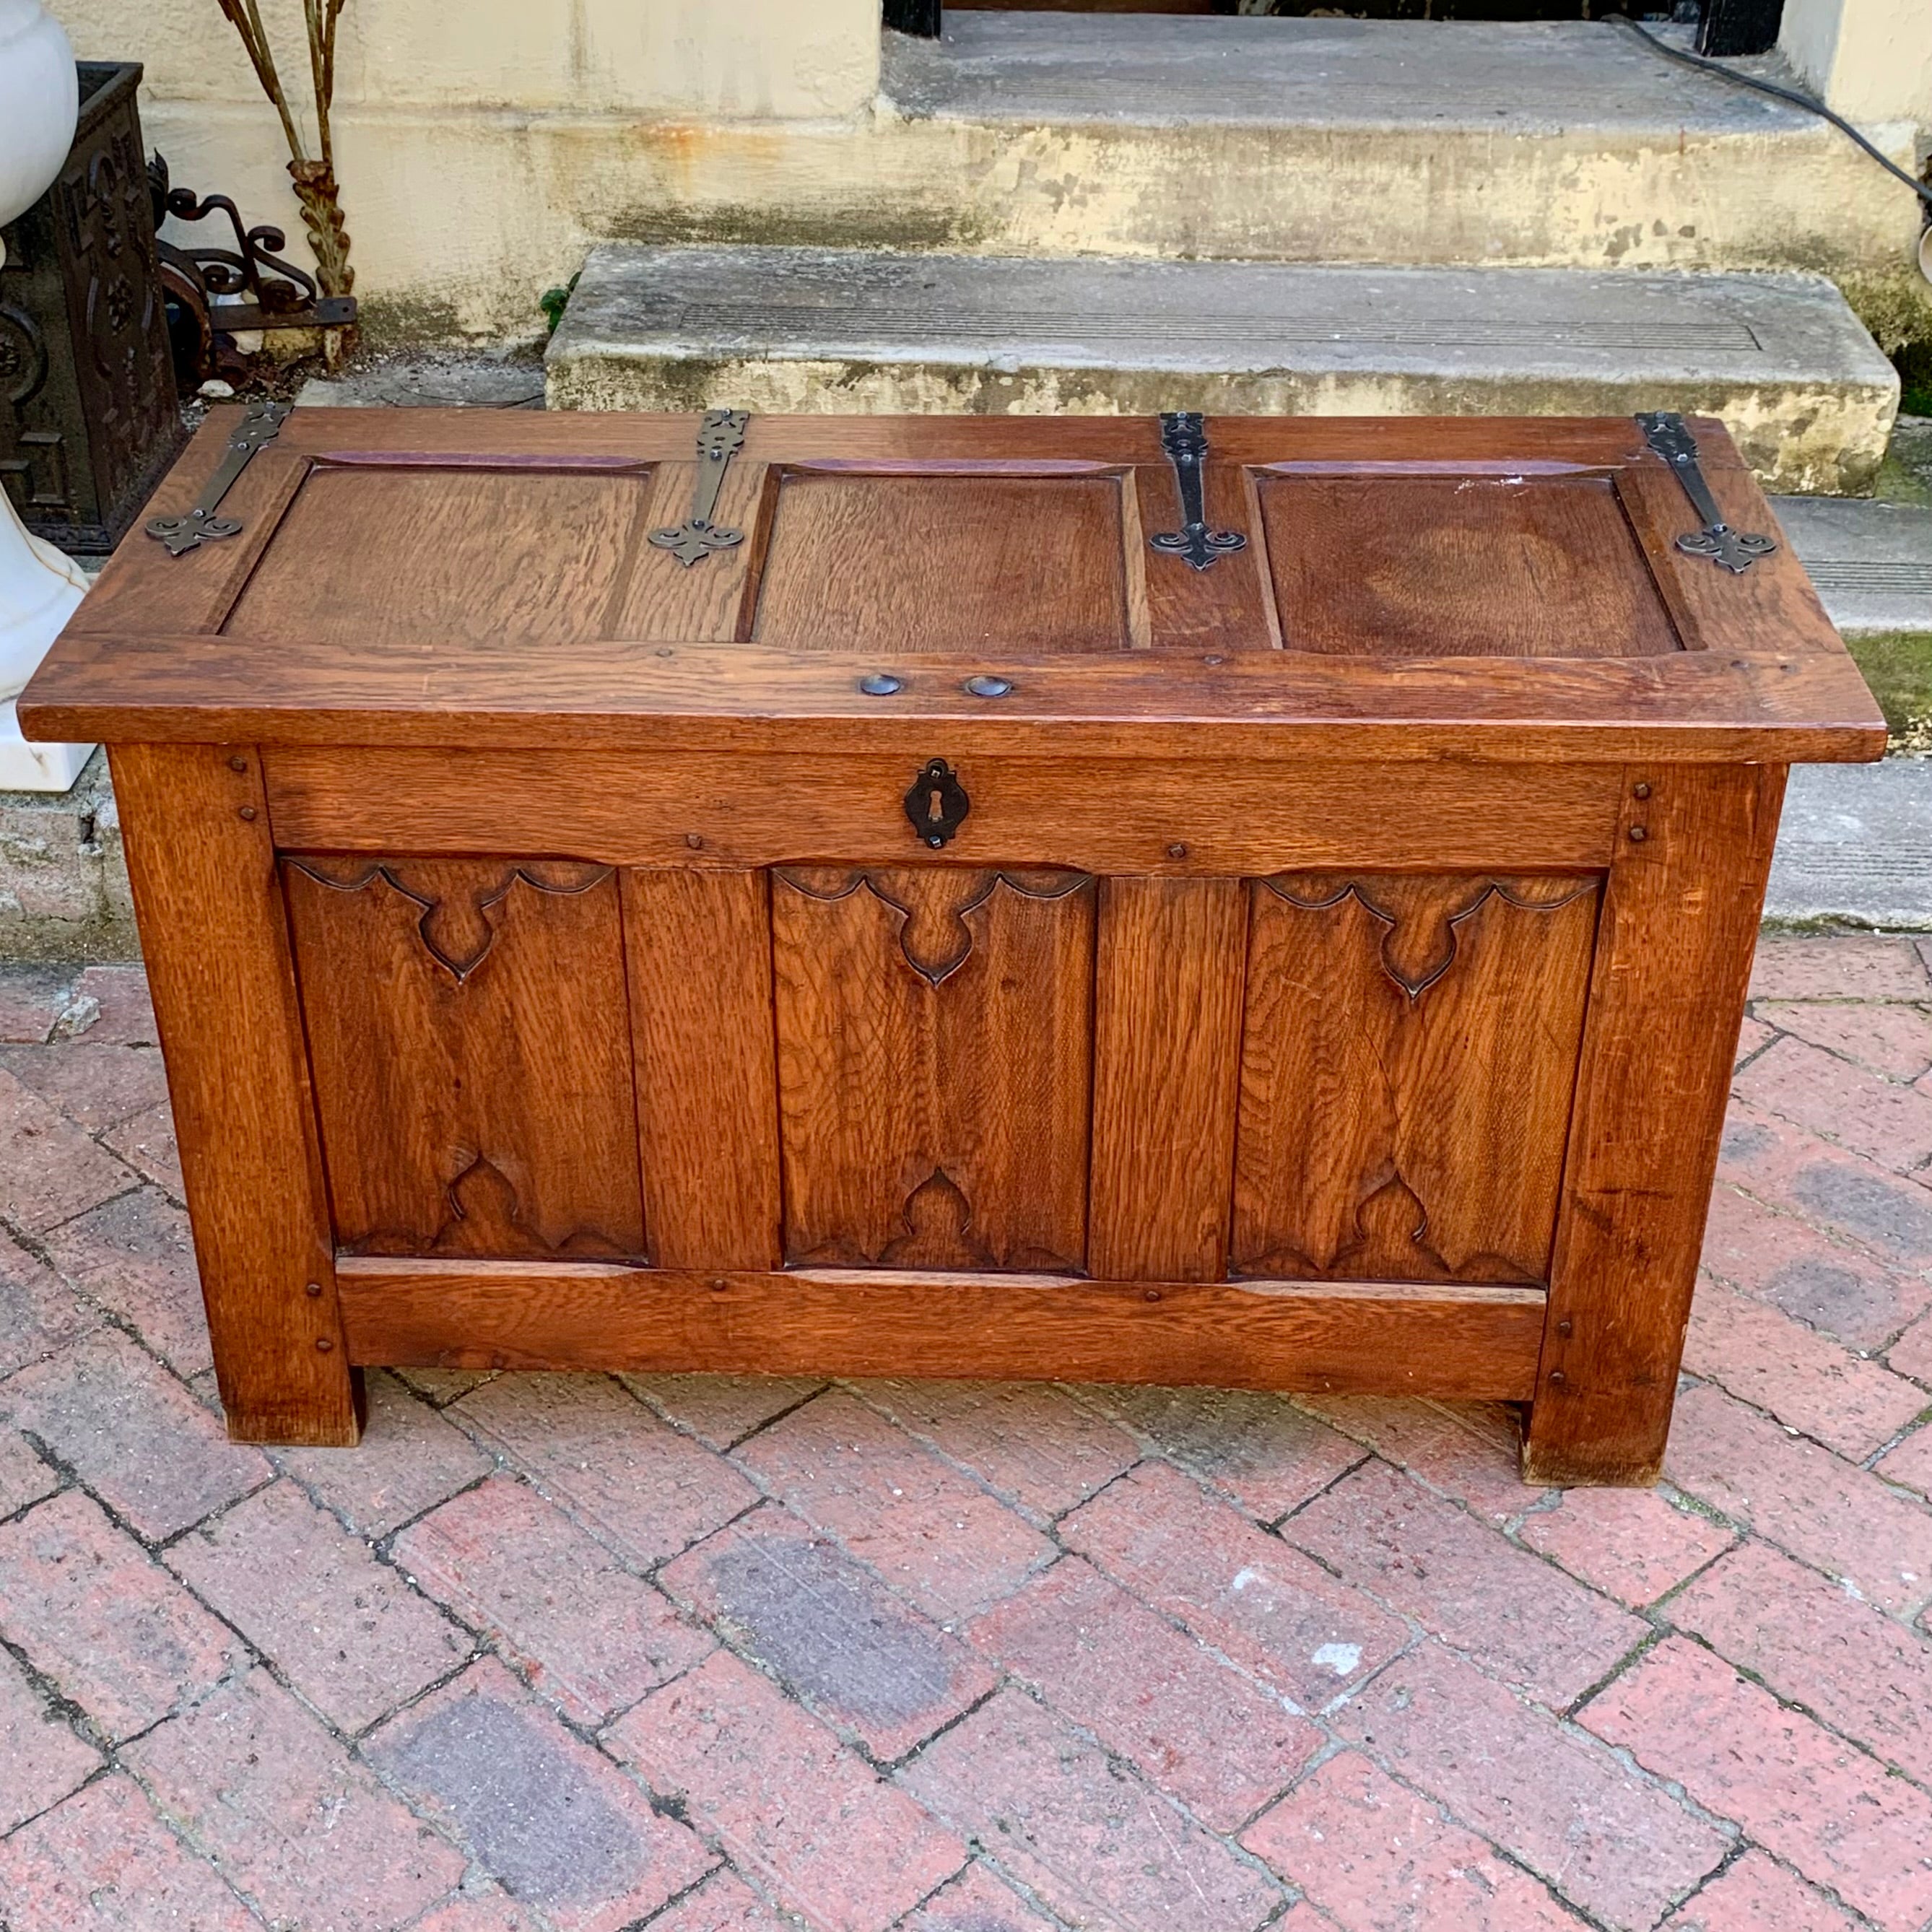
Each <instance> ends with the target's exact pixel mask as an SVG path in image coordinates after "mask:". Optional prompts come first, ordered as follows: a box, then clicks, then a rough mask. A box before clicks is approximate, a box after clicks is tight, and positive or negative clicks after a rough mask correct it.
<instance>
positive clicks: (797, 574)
mask: <svg viewBox="0 0 1932 1932" xmlns="http://www.w3.org/2000/svg"><path fill="white" fill-rule="evenodd" d="M1126 487H1130V486H1128V485H1127V484H1125V482H1124V479H1123V478H1121V477H1119V476H1117V475H1097V476H1095V475H1087V476H1044V477H1043V476H1019V477H1016V476H1001V475H984V474H971V473H967V474H961V473H958V472H955V473H953V474H951V475H943V474H942V475H851V474H838V473H826V472H814V471H807V470H793V471H790V472H786V473H785V474H784V475H783V476H782V477H781V478H780V479H779V481H778V485H777V489H778V499H777V504H776V508H775V511H774V512H773V515H772V529H771V536H770V540H769V545H768V547H767V549H766V555H765V565H764V572H763V581H762V583H761V584H760V589H759V595H758V607H757V619H756V622H755V625H754V628H753V631H752V636H753V637H754V639H755V640H757V642H758V643H764V644H775V645H779V646H793V647H796V648H800V649H823V650H863V651H868V652H886V653H892V652H901V651H958V650H974V649H980V648H981V647H983V646H989V647H994V648H998V649H1006V650H1016V651H1017V650H1034V651H1067V652H1085V651H1116V650H1121V649H1125V648H1127V645H1128V643H1129V635H1128V628H1129V626H1128V605H1129V594H1128V582H1127V578H1128V563H1127V554H1128V550H1127V544H1128V538H1127V535H1125V533H1124V529H1123V520H1122V498H1123V491H1124V488H1126ZM1133 541H1134V542H1135V543H1136V544H1138V541H1139V538H1138V537H1137V536H1136V537H1135V538H1133ZM1134 562H1135V566H1136V568H1138V566H1139V556H1138V555H1137V554H1136V556H1135V559H1134Z"/></svg>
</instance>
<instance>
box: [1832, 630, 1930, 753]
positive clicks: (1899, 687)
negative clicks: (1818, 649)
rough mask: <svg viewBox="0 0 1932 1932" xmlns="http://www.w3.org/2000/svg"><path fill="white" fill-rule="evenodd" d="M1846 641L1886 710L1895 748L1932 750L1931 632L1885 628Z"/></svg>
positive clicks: (1919, 750)
mask: <svg viewBox="0 0 1932 1932" xmlns="http://www.w3.org/2000/svg"><path fill="white" fill-rule="evenodd" d="M1845 643H1846V648H1847V649H1849V651H1850V652H1851V654H1852V657H1853V658H1855V659H1856V660H1857V662H1858V668H1859V670H1861V671H1863V672H1864V677H1865V682H1866V683H1867V684H1868V685H1870V686H1871V689H1872V695H1873V697H1876V699H1877V700H1878V703H1879V709H1880V710H1881V711H1882V712H1884V713H1885V726H1886V728H1887V729H1888V730H1889V731H1890V732H1891V748H1892V749H1893V750H1894V751H1909V752H1913V753H1916V754H1918V755H1920V756H1924V755H1925V754H1928V753H1932V634H1928V633H1927V632H1925V631H1880V632H1879V633H1877V634H1875V635H1873V636H1871V637H1847V638H1846V640H1845Z"/></svg>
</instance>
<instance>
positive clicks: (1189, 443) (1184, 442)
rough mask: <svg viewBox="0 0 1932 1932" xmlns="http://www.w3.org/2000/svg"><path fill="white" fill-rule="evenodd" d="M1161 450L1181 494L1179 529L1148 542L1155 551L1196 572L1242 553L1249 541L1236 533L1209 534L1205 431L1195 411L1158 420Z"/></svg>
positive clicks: (1236, 531)
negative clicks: (1204, 484)
mask: <svg viewBox="0 0 1932 1932" xmlns="http://www.w3.org/2000/svg"><path fill="white" fill-rule="evenodd" d="M1160 446H1161V448H1162V449H1164V450H1166V452H1167V460H1169V462H1170V463H1172V464H1173V465H1174V478H1175V483H1176V484H1178V487H1179V488H1180V490H1181V528H1180V529H1178V530H1163V531H1161V532H1160V534H1159V535H1156V536H1151V537H1150V538H1148V543H1149V544H1150V545H1151V547H1153V548H1154V549H1155V550H1160V551H1163V552H1164V553H1166V554H1167V555H1169V556H1178V557H1180V558H1181V559H1182V560H1183V561H1184V562H1187V563H1191V564H1192V565H1193V566H1194V568H1196V570H1205V569H1206V568H1208V565H1210V564H1211V563H1212V562H1214V559H1216V558H1217V556H1227V555H1228V554H1229V553H1230V552H1231V551H1233V550H1245V549H1247V546H1248V540H1247V538H1246V537H1244V535H1242V534H1241V532H1240V531H1239V530H1211V529H1209V528H1208V511H1207V506H1206V499H1205V495H1204V493H1203V491H1202V475H1203V473H1204V472H1205V469H1206V468H1207V463H1208V430H1207V425H1206V424H1205V422H1204V421H1203V420H1202V416H1201V415H1200V413H1199V411H1198V410H1174V411H1171V412H1170V413H1168V414H1167V415H1165V416H1163V417H1162V418H1161V419H1160Z"/></svg>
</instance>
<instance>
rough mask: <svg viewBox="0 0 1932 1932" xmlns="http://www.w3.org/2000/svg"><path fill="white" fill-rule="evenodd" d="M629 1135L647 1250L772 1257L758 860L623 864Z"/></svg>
mask: <svg viewBox="0 0 1932 1932" xmlns="http://www.w3.org/2000/svg"><path fill="white" fill-rule="evenodd" d="M622 889H623V900H624V956H625V966H626V968H627V970H628V974H629V976H630V986H631V1040H632V1043H633V1048H634V1054H635V1061H634V1065H635V1070H636V1080H637V1136H638V1144H639V1146H640V1150H641V1152H642V1157H643V1175H644V1200H645V1206H646V1214H647V1217H648V1219H649V1226H650V1235H651V1254H652V1259H654V1260H655V1261H656V1262H658V1264H659V1265H661V1266H662V1267H665V1268H775V1267H777V1266H778V1263H779V1261H780V1260H781V1249H780V1246H779V1238H778V1224H779V1218H780V1215H781V1211H782V1201H781V1177H780V1170H779V1165H778V1070H777V1064H776V1061H775V1054H774V1046H773V1040H772V939H771V910H770V891H769V882H768V880H766V876H765V874H763V872H746V871H730V872H700V871H655V872H637V871H630V872H625V874H622Z"/></svg>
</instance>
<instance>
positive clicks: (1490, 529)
mask: <svg viewBox="0 0 1932 1932" xmlns="http://www.w3.org/2000/svg"><path fill="white" fill-rule="evenodd" d="M1259 485H1260V488H1259V493H1260V497H1261V504H1262V521H1263V523H1264V525H1265V527H1266V529H1267V532H1268V562H1269V565H1270V567H1271V569H1272V571H1273V572H1274V589H1275V596H1276V598H1277V602H1278V604H1279V607H1280V612H1281V628H1282V641H1283V645H1284V646H1286V648H1287V649H1289V650H1292V651H1321V652H1330V653H1332V654H1334V655H1342V656H1362V657H1429V658H1439V657H1519V658H1523V657H1531V658H1586V657H1588V658H1601V657H1649V656H1652V655H1657V654H1658V653H1661V652H1667V651H1674V650H1677V649H1680V648H1681V646H1680V643H1679V638H1678V636H1677V633H1676V630H1675V629H1674V628H1673V626H1672V624H1671V622H1670V615H1669V613H1668V612H1667V610H1666V609H1665V607H1664V601H1663V598H1662V597H1661V595H1660V594H1659V592H1658V587H1657V582H1656V580H1655V577H1653V576H1652V574H1651V570H1650V566H1649V564H1648V562H1646V560H1645V557H1644V553H1643V549H1642V547H1641V546H1640V544H1639V543H1638V541H1637V536H1636V534H1635V532H1634V531H1633V530H1632V529H1631V524H1630V520H1629V519H1628V517H1626V516H1625V513H1624V508H1623V505H1622V502H1620V500H1619V498H1618V496H1617V491H1616V484H1615V483H1614V482H1613V481H1612V480H1611V478H1609V477H1608V476H1606V475H1558V476H1551V475H1540V476H1539V475H1517V474H1514V472H1512V473H1510V474H1507V475H1496V474H1494V473H1490V474H1487V475H1485V474H1473V475H1427V476H1417V475H1401V474H1394V475H1391V474H1388V473H1386V472H1385V473H1382V474H1379V475H1377V474H1360V473H1358V474H1354V475H1350V474H1346V473H1344V474H1340V475H1337V474H1335V473H1333V472H1316V473H1313V474H1305V475H1281V474H1275V475H1263V476H1262V478H1260V479H1259Z"/></svg>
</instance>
